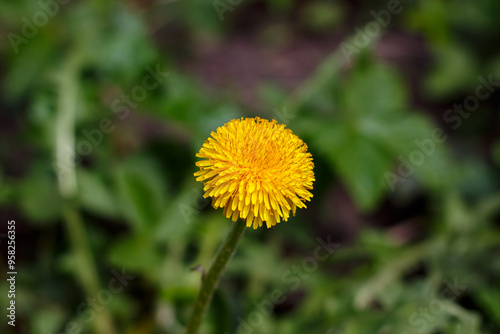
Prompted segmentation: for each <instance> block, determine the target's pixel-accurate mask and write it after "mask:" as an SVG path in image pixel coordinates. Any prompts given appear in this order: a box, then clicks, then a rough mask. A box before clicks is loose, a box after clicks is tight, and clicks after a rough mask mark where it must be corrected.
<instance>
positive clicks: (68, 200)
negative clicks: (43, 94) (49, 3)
mask: <svg viewBox="0 0 500 334" xmlns="http://www.w3.org/2000/svg"><path fill="white" fill-rule="evenodd" d="M80 67H81V58H80V56H79V53H78V52H74V53H72V54H70V56H69V58H68V59H67V61H66V63H65V64H64V66H63V67H62V69H61V72H60V73H59V76H58V77H57V80H58V82H57V83H58V93H59V97H58V104H57V117H56V136H55V137H56V138H55V139H56V142H55V158H56V162H58V163H62V162H65V163H67V164H68V166H66V167H65V169H64V170H59V171H58V181H59V191H60V193H61V197H62V198H63V199H64V202H65V203H64V207H63V218H64V224H65V227H66V231H67V234H68V239H69V241H70V243H71V246H72V248H73V254H74V256H75V271H76V275H77V277H78V278H79V279H80V281H81V284H82V286H83V288H84V290H85V293H86V294H87V295H88V296H89V297H95V296H96V295H97V294H98V293H99V290H100V284H99V276H98V274H97V269H96V264H95V262H94V259H93V257H92V251H91V249H90V247H89V243H88V238H87V233H86V230H85V226H84V224H83V222H82V219H81V216H80V213H79V211H78V208H77V205H76V197H77V194H78V188H77V182H76V181H77V180H76V167H77V164H76V161H75V159H74V158H75V157H74V156H73V157H71V158H68V157H67V154H68V152H67V149H69V150H70V151H73V152H74V150H75V134H74V132H75V119H76V112H77V105H78V73H79V70H80ZM94 329H95V332H96V333H98V334H114V333H115V329H114V326H113V322H112V319H111V316H110V314H109V311H108V310H107V309H106V308H104V309H103V310H101V311H100V312H97V313H96V316H95V320H94Z"/></svg>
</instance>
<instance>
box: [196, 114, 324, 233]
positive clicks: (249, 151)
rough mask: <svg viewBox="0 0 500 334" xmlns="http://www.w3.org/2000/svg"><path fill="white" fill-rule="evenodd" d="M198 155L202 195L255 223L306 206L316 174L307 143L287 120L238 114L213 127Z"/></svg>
mask: <svg viewBox="0 0 500 334" xmlns="http://www.w3.org/2000/svg"><path fill="white" fill-rule="evenodd" d="M196 156H197V157H199V158H203V159H205V160H201V161H198V162H197V163H196V166H198V167H199V168H200V170H199V171H198V172H196V173H194V175H195V176H197V178H196V180H197V181H201V182H203V183H204V188H203V190H204V191H205V194H204V195H203V197H205V198H206V197H209V196H210V197H212V206H213V207H214V208H215V209H217V208H224V215H225V216H226V217H227V218H229V217H231V216H232V220H233V221H236V220H237V219H238V218H241V219H243V220H246V225H247V226H248V227H250V226H252V225H253V228H254V229H256V228H257V227H259V226H262V222H266V225H267V227H268V228H269V227H271V226H274V225H276V223H279V222H280V221H281V220H284V221H287V220H288V218H289V217H290V211H291V212H292V213H293V215H295V210H296V208H297V207H299V208H305V207H306V205H305V204H304V201H310V200H311V198H312V196H313V195H312V194H311V193H310V192H309V191H308V189H312V188H313V186H312V184H313V182H314V181H315V179H314V172H313V167H314V164H313V162H312V156H311V154H310V153H308V152H307V145H306V144H305V143H304V142H303V141H302V140H301V139H300V138H298V137H297V136H296V135H294V134H293V133H292V131H291V130H290V129H285V125H283V124H278V123H277V122H276V121H275V120H273V121H272V122H270V121H268V120H265V119H261V118H259V117H256V118H246V119H243V118H242V119H235V120H232V121H230V122H229V123H227V124H225V125H224V126H222V127H219V128H218V129H217V132H212V133H211V137H209V138H208V139H207V140H206V141H205V143H204V144H203V146H202V148H201V149H200V151H199V152H198V153H197V154H196Z"/></svg>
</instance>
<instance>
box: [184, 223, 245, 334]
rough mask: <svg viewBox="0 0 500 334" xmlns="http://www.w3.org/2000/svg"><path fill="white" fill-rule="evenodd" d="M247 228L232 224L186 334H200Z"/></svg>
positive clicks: (197, 301)
mask: <svg viewBox="0 0 500 334" xmlns="http://www.w3.org/2000/svg"><path fill="white" fill-rule="evenodd" d="M245 228H246V225H245V223H243V222H240V221H237V222H235V223H232V226H231V230H230V231H229V234H228V235H227V237H226V239H225V240H224V243H223V244H222V245H221V247H220V248H219V250H218V251H217V254H216V255H215V258H214V260H213V262H212V266H211V267H210V269H209V270H208V273H207V274H206V276H205V278H204V280H203V283H202V285H201V289H200V292H199V294H198V297H197V298H196V302H195V304H194V308H193V313H192V315H191V321H189V324H188V326H187V330H186V334H197V333H198V330H199V328H200V325H201V322H202V320H203V317H204V316H205V313H206V311H207V309H208V305H209V303H210V300H211V299H212V295H213V294H214V291H215V289H216V288H217V285H218V283H219V280H220V277H221V275H222V273H223V272H224V270H225V269H226V265H227V263H228V261H229V259H230V258H231V257H232V256H233V254H234V251H235V250H236V246H237V245H238V242H239V240H240V238H241V236H242V235H243V232H244V231H245Z"/></svg>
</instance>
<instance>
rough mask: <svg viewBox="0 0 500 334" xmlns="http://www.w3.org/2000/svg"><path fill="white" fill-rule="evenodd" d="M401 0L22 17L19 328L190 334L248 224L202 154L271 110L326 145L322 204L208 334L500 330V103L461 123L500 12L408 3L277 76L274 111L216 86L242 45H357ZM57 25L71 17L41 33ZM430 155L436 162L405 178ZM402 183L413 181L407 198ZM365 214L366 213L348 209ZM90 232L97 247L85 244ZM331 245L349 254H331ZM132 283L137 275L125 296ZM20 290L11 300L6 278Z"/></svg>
mask: <svg viewBox="0 0 500 334" xmlns="http://www.w3.org/2000/svg"><path fill="white" fill-rule="evenodd" d="M47 4H51V6H52V7H47V6H49V5H47ZM217 4H219V5H220V4H222V5H223V7H224V6H226V7H224V8H226V10H225V11H224V12H223V17H221V16H220V15H218V12H217V10H216V6H217ZM387 6H388V2H387V1H360V2H357V3H356V4H353V3H350V2H347V1H343V2H340V1H338V2H333V3H331V2H328V1H320V0H316V1H310V2H298V1H297V2H295V1H289V0H268V1H253V0H252V1H250V0H249V1H239V2H238V1H221V2H217V1H215V2H210V1H208V2H207V1H198V0H186V1H172V2H168V1H167V2H151V1H130V2H120V1H111V0H108V1H74V2H67V3H63V1H60V2H56V1H49V0H47V1H41V2H35V1H27V0H24V1H17V2H2V3H0V18H1V20H0V22H1V23H0V29H1V31H2V32H3V35H5V38H4V39H3V40H2V43H0V52H1V54H2V63H1V68H0V73H1V75H2V76H1V78H2V98H1V101H0V102H1V106H2V109H3V110H5V111H4V112H3V117H2V118H3V119H4V121H3V122H2V124H1V126H2V131H1V132H2V134H1V136H2V141H1V144H0V157H1V158H2V166H3V168H2V171H1V175H0V185H1V186H0V203H1V205H2V214H3V216H4V217H5V218H4V221H7V220H8V219H15V220H16V222H17V246H18V250H17V258H18V263H17V271H18V272H19V275H18V277H17V280H18V281H17V289H18V290H17V294H16V305H17V321H18V323H17V326H16V328H15V331H14V332H16V333H33V334H47V333H91V332H95V331H96V327H94V322H95V321H98V320H96V319H98V318H99V317H100V315H102V314H104V313H105V312H109V315H110V317H111V319H112V322H113V326H114V327H115V330H116V332H117V333H181V332H182V331H183V329H184V327H185V324H186V321H187V319H188V317H189V313H190V306H191V304H192V302H193V300H194V298H195V296H196V294H197V292H198V289H199V286H200V273H199V272H197V271H192V270H191V268H193V267H195V266H197V265H199V264H201V265H202V266H204V267H205V268H207V267H208V266H209V264H210V260H211V258H212V256H213V254H214V253H215V251H216V249H217V247H218V245H219V243H220V241H221V240H222V239H223V237H224V235H225V234H226V232H227V230H228V227H229V221H228V220H226V219H225V218H224V217H223V215H222V213H221V212H220V211H221V210H213V209H211V208H210V205H209V201H208V200H205V199H203V198H202V185H201V184H198V183H196V182H195V181H194V177H193V172H195V170H196V168H195V165H194V162H195V160H196V159H195V153H196V152H197V151H198V149H199V148H200V146H201V144H202V143H203V141H204V140H205V139H206V138H207V137H208V136H209V135H210V132H211V131H214V130H215V129H216V128H217V127H218V126H221V125H223V124H224V123H225V122H227V121H229V120H230V119H233V118H238V117H247V116H248V117H253V116H255V115H259V116H261V117H266V118H276V119H277V120H278V121H279V122H285V123H287V126H288V127H289V128H291V129H292V130H293V131H294V133H296V134H297V135H299V136H300V137H301V138H303V139H304V140H305V141H306V143H307V144H308V146H309V149H310V151H311V152H312V154H313V157H314V161H315V165H316V168H315V173H316V183H315V189H314V199H313V201H312V203H310V204H308V206H309V209H307V210H301V211H300V212H298V214H297V217H295V218H293V219H292V220H291V221H289V222H287V223H284V224H279V225H278V226H277V227H276V228H275V229H272V230H264V229H261V230H257V231H253V230H249V231H248V232H247V233H246V235H245V237H244V238H243V241H242V242H241V245H240V248H239V250H238V251H237V254H236V256H235V257H234V259H233V260H232V262H231V263H230V265H229V268H228V272H227V273H226V275H225V277H224V278H223V281H222V282H221V286H220V289H219V290H218V291H217V293H216V295H215V297H214V300H213V303H212V307H211V308H210V311H209V314H208V317H207V319H206V321H205V325H204V328H203V333H217V334H224V333H290V334H293V333H304V332H308V333H327V334H334V333H335V334H336V333H339V334H357V333H359V334H365V333H380V334H390V333H398V334H403V333H429V334H430V333H463V334H473V333H498V332H500V284H499V283H500V280H499V277H500V276H499V275H500V256H499V255H500V254H499V251H500V248H499V244H500V230H499V209H500V185H499V178H498V168H499V166H500V158H499V157H500V153H499V152H500V141H499V133H500V131H499V129H500V128H499V119H498V101H499V96H500V95H499V94H498V92H496V91H494V92H492V93H491V95H490V96H489V97H488V98H487V99H486V100H484V101H482V100H481V101H480V104H479V106H478V108H476V110H474V111H473V112H471V113H470V115H468V116H467V117H463V116H460V117H461V126H459V127H458V128H457V129H455V128H452V127H451V124H450V122H449V121H447V120H446V118H444V114H445V112H446V110H448V109H450V108H452V106H453V104H455V103H461V104H463V103H465V101H466V99H467V97H469V96H474V94H477V93H476V87H477V86H478V85H480V84H481V81H480V80H479V79H478V78H480V77H481V78H485V79H486V80H487V78H488V77H489V76H492V77H493V78H495V82H497V81H500V46H499V45H498V43H497V42H498V39H499V38H500V29H499V28H500V27H499V25H500V23H499V21H498V20H497V14H498V12H499V11H500V3H498V2H497V1H493V0H484V1H478V2H474V1H465V0H452V1H444V0H420V1H412V2H411V3H407V2H402V6H403V8H404V10H403V11H402V13H401V14H398V15H394V16H393V17H392V18H391V23H390V25H388V26H387V27H380V28H381V29H380V30H381V33H380V34H379V35H377V36H376V37H374V38H373V40H372V43H370V45H369V46H367V47H363V48H360V50H359V52H357V53H356V54H355V56H353V58H352V59H350V61H349V60H348V59H346V57H345V55H344V54H343V53H342V51H341V49H340V48H339V47H336V48H335V49H334V50H333V49H332V48H330V49H329V51H328V52H324V56H323V57H322V60H321V62H319V63H318V64H316V66H315V68H316V70H315V71H314V72H313V73H310V74H308V76H307V77H305V78H302V79H297V80H296V81H297V82H296V83H295V84H294V89H293V90H290V89H289V88H287V87H285V85H282V84H280V83H279V82H276V81H275V80H272V79H269V80H265V79H262V78H260V79H261V80H260V81H259V82H258V87H257V88H255V87H245V89H247V90H254V91H256V92H255V95H256V96H257V97H256V99H258V100H259V103H256V104H255V105H248V104H245V103H244V102H242V101H241V99H239V98H237V95H238V94H236V92H234V91H231V90H230V92H229V93H224V92H222V91H223V89H222V88H221V87H220V86H217V85H216V84H214V83H212V82H208V83H207V82H205V84H204V81H203V79H202V77H203V75H201V73H202V72H203V71H202V70H199V68H197V67H196V66H195V65H193V64H196V61H197V59H199V58H204V55H205V52H209V51H210V50H214V49H217V48H222V46H224V45H225V43H226V41H230V40H234V39H236V40H238V39H239V40H240V41H243V42H244V41H247V40H251V41H252V43H254V47H256V48H259V47H261V48H262V49H265V50H267V52H271V53H272V52H281V51H282V52H284V54H285V55H287V52H289V54H291V53H292V51H293V47H294V45H296V44H294V41H296V40H298V41H300V42H301V43H302V42H303V41H304V40H311V41H312V43H316V45H317V46H318V47H319V48H320V49H322V48H323V44H328V43H327V41H330V39H329V38H330V37H331V36H334V37H333V39H334V40H335V41H336V43H335V45H336V46H339V45H342V43H343V42H348V41H352V40H353V38H355V37H356V32H355V31H356V30H355V28H359V29H361V31H365V28H366V23H368V22H376V21H374V18H373V16H371V14H370V11H377V12H378V11H381V10H385V9H387ZM47 8H48V9H47ZM41 11H42V13H53V14H54V15H49V14H47V15H46V16H50V17H48V19H47V22H46V23H45V24H40V25H39V26H37V25H34V23H33V22H40V21H36V20H39V19H40V18H38V19H37V18H35V16H36V15H41V14H39V13H40V12H41ZM37 13H38V14H37ZM219 13H220V12H219ZM27 22H28V23H27ZM28 25H32V27H31V28H30V27H27V26H28ZM277 27H278V28H277ZM30 29H31V30H30ZM13 34H15V35H13ZM28 35H30V36H28ZM249 36H250V37H249ZM263 36H264V37H265V38H263ZM391 37H393V38H399V39H396V42H394V43H395V44H394V45H389V46H387V44H385V43H390V39H391ZM255 41H257V42H255ZM259 41H260V42H259ZM387 41H389V42H387ZM402 41H407V42H408V41H410V42H411V41H413V42H414V43H415V45H416V47H415V45H413V46H411V47H409V51H408V52H407V53H406V58H405V57H403V60H402V62H398V59H393V58H391V56H392V54H391V50H394V48H396V51H394V52H395V54H396V55H397V53H398V50H399V51H401V50H403V51H405V50H404V49H405V44H402V45H400V43H403V42H402ZM415 41H417V42H415ZM259 43H262V45H260V44H259ZM228 44H230V43H228ZM298 44H300V43H298ZM298 44H297V45H298ZM269 45H271V47H269ZM384 45H386V47H385V49H384ZM272 46H274V47H275V48H276V49H277V50H278V51H276V50H275V49H273V47H272ZM391 47H392V49H391ZM266 48H267V49H266ZM398 48H399V49H398ZM207 50H209V51H207ZM223 50H225V49H223ZM283 50H284V51H283ZM331 50H333V51H331ZM387 50H389V51H387ZM330 51H331V52H330ZM388 53H389V54H388ZM200 55H201V56H200ZM384 55H385V56H384ZM394 58H397V57H396V56H394ZM414 58H415V59H417V61H415V62H413V60H414ZM225 61H227V62H231V61H232V59H230V58H226V59H225ZM253 61H254V62H255V64H248V66H249V68H250V69H252V68H253V67H252V66H254V67H256V66H257V65H256V64H259V63H260V62H261V60H259V59H254V60H253ZM281 61H283V59H282V58H281ZM415 64H416V65H415ZM219 65H220V64H219ZM207 66H210V65H207ZM295 66H296V67H300V66H301V65H300V62H298V63H297V64H296V65H295ZM415 67H416V68H415ZM197 69H198V72H197ZM151 71H153V72H155V71H156V73H157V74H158V72H162V73H167V72H168V76H167V75H164V76H159V77H154V76H153V78H154V80H155V82H158V85H156V86H155V87H154V88H152V89H149V88H147V83H145V81H144V80H145V78H146V77H148V76H149V77H151V76H152V75H151V73H152V72H151ZM215 72H217V73H219V72H224V68H223V66H219V67H217V68H215ZM250 72H251V70H250ZM497 79H499V80H497ZM242 81H243V79H242ZM137 87H139V88H137ZM141 89H142V90H141ZM219 90H220V93H219ZM140 92H144V94H142V95H141V93H140ZM124 96H125V97H124ZM126 96H129V101H128V102H127V100H126ZM130 97H131V99H132V100H130ZM104 119H107V120H109V122H108V123H106V124H107V126H104V127H105V128H107V129H108V130H109V131H103V130H102V129H103V125H102V122H103V120H104ZM436 129H438V130H439V129H442V130H443V132H444V134H445V135H444V136H445V138H446V139H445V140H443V142H436V141H432V142H433V146H432V147H433V148H432V153H430V154H426V153H425V152H424V151H422V150H423V149H422V147H421V146H419V145H418V144H417V143H416V141H419V142H422V141H426V143H428V142H429V141H428V140H430V139H432V138H433V133H434V131H435V130H436ZM72 141H74V148H73V149H71V147H72V145H71V142H72ZM85 143H88V144H86V145H87V146H85ZM68 147H69V148H70V149H69V151H68ZM89 151H90V152H89ZM416 152H422V153H421V155H422V157H423V159H424V160H423V162H422V163H417V164H415V163H410V165H406V166H403V167H402V164H404V163H402V161H403V160H406V161H411V160H412V159H413V158H412V156H416V155H415V154H417V153H416ZM61 159H66V160H61ZM402 159H403V160H402ZM72 160H75V163H74V165H72V163H71V162H72ZM401 168H403V170H406V171H408V174H409V175H407V176H404V177H402V178H401V179H398V181H397V182H395V183H391V181H390V180H391V176H390V175H393V176H392V177H394V175H400V174H401V173H400V172H399V170H400V169H401ZM409 170H411V172H410V171H409ZM391 173H392V174H391ZM398 173H399V174H398ZM388 175H389V176H388ZM58 177H59V178H58ZM73 177H74V180H75V184H74V185H72V178H73ZM388 177H389V178H388ZM399 177H401V176H399ZM388 180H389V181H388ZM392 180H394V179H392ZM391 184H392V185H391ZM72 189H73V190H72ZM66 191H67V193H66ZM339 193H340V195H338V194H339ZM65 194H70V195H69V196H68V195H65ZM339 196H340V199H339ZM346 210H347V216H351V217H352V216H353V217H354V220H353V219H346V218H345V217H343V216H342V214H337V212H341V213H342V212H343V213H344V215H345V213H346ZM78 222H81V223H83V226H84V231H86V232H85V233H84V234H82V233H80V234H79V233H78V232H77V233H73V234H72V228H74V226H78ZM75 224H76V225H75ZM71 226H73V227H71ZM347 230H351V231H352V230H354V232H353V233H352V235H348V234H346V231H347ZM73 232H74V231H73ZM75 235H76V238H75ZM79 238H80V239H83V244H82V245H80V246H81V247H80V248H78V247H79V246H78V245H75V244H78V242H79V240H80V239H79ZM318 238H320V239H321V240H323V242H326V241H325V240H330V241H331V242H334V243H336V244H338V245H340V247H338V248H335V251H334V252H333V253H331V254H330V253H328V255H329V256H328V257H327V258H324V259H323V258H321V259H320V258H319V257H318V255H317V253H316V252H315V250H316V249H317V247H318V245H321V243H320V242H319V241H318V240H317V239H318ZM80 241H81V240H80ZM1 245H2V251H3V249H4V243H2V244H1ZM86 248H88V250H89V252H90V254H91V256H90V258H91V261H90V265H93V264H92V263H94V264H95V268H94V269H92V268H90V267H88V265H89V262H86V261H85V249H86ZM79 252H80V253H79ZM82 254H83V255H82ZM80 256H83V258H82V257H80ZM3 259H5V257H3ZM3 259H2V263H5V261H4V260H3ZM311 265H312V267H311ZM4 269H5V266H4ZM92 270H95V271H96V273H97V277H98V279H99V286H98V287H94V288H95V289H94V290H92V274H91V272H92ZM123 270H124V271H125V272H126V273H127V274H128V275H132V276H133V278H131V279H130V281H127V282H126V284H123V286H122V288H123V289H121V290H120V291H119V292H116V293H115V292H109V291H111V288H110V287H109V286H110V285H109V284H110V282H111V281H112V280H113V279H114V278H115V279H116V275H115V273H116V272H122V271H123ZM87 274H88V276H87ZM88 287H90V288H88ZM89 289H90V290H89ZM103 289H104V290H103ZM0 290H1V291H2V293H1V294H0V300H1V301H2V305H6V304H7V302H8V300H7V296H6V293H4V291H7V290H8V289H7V283H6V282H5V280H4V281H3V282H2V283H0ZM89 291H94V293H97V294H96V295H93V293H92V292H89ZM102 291H105V292H106V291H108V296H109V295H110V296H111V298H109V299H102V298H104V297H103V296H104V292H102ZM89 293H90V295H89ZM89 298H90V299H89ZM92 298H94V299H95V300H96V302H94V303H92V301H91V299H92ZM103 300H105V302H103ZM273 304H274V305H273ZM269 305H271V306H269ZM270 308H272V309H273V310H270ZM103 310H106V311H103ZM104 321H105V320H104ZM0 326H1V327H2V332H6V331H12V330H13V328H11V327H10V326H7V325H6V323H5V321H3V322H2V323H1V325H0Z"/></svg>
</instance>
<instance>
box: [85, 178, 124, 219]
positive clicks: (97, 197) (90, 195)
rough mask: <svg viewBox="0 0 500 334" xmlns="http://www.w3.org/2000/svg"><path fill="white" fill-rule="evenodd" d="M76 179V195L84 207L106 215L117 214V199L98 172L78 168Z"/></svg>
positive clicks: (114, 215)
mask: <svg viewBox="0 0 500 334" xmlns="http://www.w3.org/2000/svg"><path fill="white" fill-rule="evenodd" d="M77 179H78V191H79V193H78V195H79V198H80V202H81V204H82V206H83V207H84V208H85V209H87V210H89V211H91V212H94V213H96V214H100V215H104V216H108V217H116V216H117V214H118V207H117V199H116V198H115V195H114V194H113V193H112V191H111V189H110V187H109V186H106V184H105V182H104V181H103V180H102V178H101V177H99V175H98V174H96V173H95V172H89V171H86V170H82V169H80V170H78V171H77Z"/></svg>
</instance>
